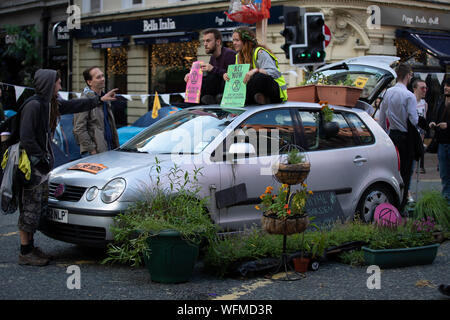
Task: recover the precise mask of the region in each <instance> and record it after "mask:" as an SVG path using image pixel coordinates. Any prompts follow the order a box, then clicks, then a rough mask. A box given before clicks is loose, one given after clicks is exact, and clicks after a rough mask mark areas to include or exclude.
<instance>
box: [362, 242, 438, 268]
mask: <svg viewBox="0 0 450 320" xmlns="http://www.w3.org/2000/svg"><path fill="white" fill-rule="evenodd" d="M438 248H439V243H435V244H431V245H428V246H423V247H413V248H401V249H379V250H375V249H370V248H368V247H362V250H363V252H364V261H365V263H366V264H367V265H377V266H379V267H380V268H399V267H409V266H416V265H424V264H431V263H433V261H434V259H435V258H436V254H437V250H438Z"/></svg>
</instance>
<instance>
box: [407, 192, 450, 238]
mask: <svg viewBox="0 0 450 320" xmlns="http://www.w3.org/2000/svg"><path fill="white" fill-rule="evenodd" d="M413 216H414V218H415V219H418V220H420V219H426V218H427V219H430V218H433V219H434V221H436V225H437V229H439V230H436V231H435V232H434V233H433V235H434V236H435V237H436V238H437V239H438V240H439V241H440V242H442V241H443V240H444V239H445V233H446V232H448V231H450V207H449V206H448V203H447V200H446V199H445V198H444V197H443V196H442V194H441V193H440V192H439V191H436V190H432V191H425V192H423V193H422V196H421V197H420V198H419V200H418V201H417V202H416V204H415V206H414V211H413Z"/></svg>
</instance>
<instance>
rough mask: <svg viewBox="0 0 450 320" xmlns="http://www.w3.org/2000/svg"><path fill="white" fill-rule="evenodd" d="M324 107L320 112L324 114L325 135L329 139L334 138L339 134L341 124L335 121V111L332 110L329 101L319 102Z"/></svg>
mask: <svg viewBox="0 0 450 320" xmlns="http://www.w3.org/2000/svg"><path fill="white" fill-rule="evenodd" d="M319 103H320V104H321V105H322V107H321V108H320V112H321V113H322V120H323V122H322V128H323V132H324V135H325V137H326V138H327V139H329V138H331V137H334V136H336V135H337V133H338V132H339V124H338V123H337V122H336V121H332V120H333V115H334V109H333V108H330V106H329V105H328V101H320V102H319Z"/></svg>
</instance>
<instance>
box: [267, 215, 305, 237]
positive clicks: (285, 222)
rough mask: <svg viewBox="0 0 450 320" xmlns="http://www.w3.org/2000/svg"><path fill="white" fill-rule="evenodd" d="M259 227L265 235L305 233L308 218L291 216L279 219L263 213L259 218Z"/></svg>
mask: <svg viewBox="0 0 450 320" xmlns="http://www.w3.org/2000/svg"><path fill="white" fill-rule="evenodd" d="M261 225H262V228H263V229H264V230H266V231H267V233H270V234H282V235H286V236H288V235H291V234H294V233H302V232H303V231H305V230H306V228H307V227H308V225H309V218H308V216H292V217H287V218H286V219H281V218H278V217H277V216H275V215H270V214H269V213H267V214H266V213H265V214H263V216H262V218H261Z"/></svg>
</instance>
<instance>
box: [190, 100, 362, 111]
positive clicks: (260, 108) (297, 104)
mask: <svg viewBox="0 0 450 320" xmlns="http://www.w3.org/2000/svg"><path fill="white" fill-rule="evenodd" d="M329 106H330V107H332V108H334V109H336V110H340V111H352V112H355V113H360V112H365V111H364V110H361V109H357V108H349V107H343V106H336V105H329ZM286 107H288V108H292V107H295V108H298V107H302V108H314V109H317V108H321V107H322V105H320V104H319V103H312V102H299V101H286V102H283V103H276V104H264V105H249V106H244V107H221V106H220V105H204V106H196V107H189V108H186V109H185V110H194V109H224V110H232V109H236V110H241V111H251V112H253V111H263V110H268V109H281V108H286Z"/></svg>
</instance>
